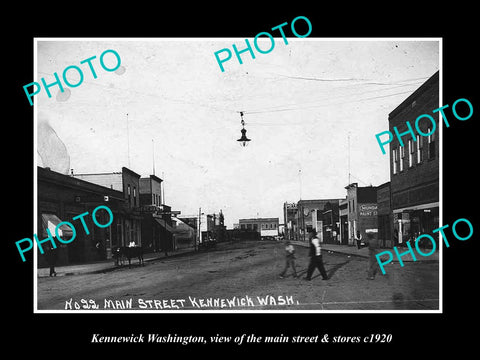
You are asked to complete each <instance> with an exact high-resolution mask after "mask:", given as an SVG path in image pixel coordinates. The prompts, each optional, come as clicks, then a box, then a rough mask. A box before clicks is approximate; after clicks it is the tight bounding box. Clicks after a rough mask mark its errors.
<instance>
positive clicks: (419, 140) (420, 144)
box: [417, 135, 423, 164]
mask: <svg viewBox="0 0 480 360" xmlns="http://www.w3.org/2000/svg"><path fill="white" fill-rule="evenodd" d="M422 148H423V136H420V135H417V164H420V163H421V162H422V160H423V157H422Z"/></svg>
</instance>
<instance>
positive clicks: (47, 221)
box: [36, 167, 128, 267]
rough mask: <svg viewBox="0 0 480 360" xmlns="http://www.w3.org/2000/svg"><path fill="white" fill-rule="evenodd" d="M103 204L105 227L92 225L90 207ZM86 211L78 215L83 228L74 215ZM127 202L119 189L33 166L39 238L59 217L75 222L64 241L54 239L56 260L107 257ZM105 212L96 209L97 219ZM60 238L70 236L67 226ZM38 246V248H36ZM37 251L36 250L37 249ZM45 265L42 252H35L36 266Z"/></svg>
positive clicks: (64, 262)
mask: <svg viewBox="0 0 480 360" xmlns="http://www.w3.org/2000/svg"><path fill="white" fill-rule="evenodd" d="M99 205H104V206H107V207H108V208H109V209H110V210H111V211H112V214H113V223H112V224H111V225H110V226H108V227H106V228H100V227H98V226H96V225H95V224H94V222H93V219H92V213H93V210H94V209H95V208H96V207H97V206H99ZM86 212H88V214H87V215H85V216H83V217H82V219H83V221H84V222H85V226H86V228H87V229H88V233H87V232H86V230H85V229H84V227H83V225H82V222H81V220H80V219H76V220H73V218H74V217H76V216H78V215H80V214H84V213H86ZM127 212H128V205H127V203H126V200H125V198H124V196H123V192H121V191H118V190H115V189H112V188H110V187H104V186H100V185H98V184H94V183H90V182H88V181H84V180H81V179H77V178H75V177H72V176H69V175H64V174H60V173H57V172H55V171H52V170H49V169H48V168H42V167H37V232H36V234H37V236H38V238H39V240H42V239H45V238H47V231H46V230H47V229H49V230H50V233H51V234H52V235H54V234H55V227H56V226H57V224H59V223H60V222H62V221H68V222H70V223H72V224H73V225H74V226H75V231H76V235H75V238H74V240H72V242H70V243H68V244H62V243H60V242H58V243H57V248H56V249H55V250H54V251H55V256H56V264H57V265H68V264H81V263H88V262H92V261H98V260H104V259H107V258H110V256H111V251H112V247H114V246H115V244H117V243H118V242H119V241H120V239H121V238H122V236H123V235H122V233H121V232H119V231H118V228H117V227H116V221H117V219H119V218H122V217H123V216H125V215H126V214H127ZM106 216H108V214H106V213H105V214H100V212H97V214H96V218H97V221H98V222H99V223H101V224H105V223H107V222H108V219H106ZM102 217H103V218H105V219H102ZM64 230H65V231H63V234H62V235H61V236H62V238H64V240H66V239H65V236H67V237H68V236H69V237H68V239H71V238H72V237H73V232H72V231H71V230H70V228H69V227H68V226H67V227H66V229H64ZM37 250H38V249H37ZM38 251H39V250H38ZM46 265H47V261H46V258H45V255H42V254H41V253H40V251H39V252H38V266H39V267H44V266H46Z"/></svg>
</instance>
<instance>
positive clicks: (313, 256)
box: [305, 229, 328, 280]
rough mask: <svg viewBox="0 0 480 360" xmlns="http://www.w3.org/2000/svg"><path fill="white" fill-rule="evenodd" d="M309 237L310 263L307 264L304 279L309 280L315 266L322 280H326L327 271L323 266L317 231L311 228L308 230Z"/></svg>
mask: <svg viewBox="0 0 480 360" xmlns="http://www.w3.org/2000/svg"><path fill="white" fill-rule="evenodd" d="M309 237H310V263H309V264H308V269H307V276H306V277H305V280H311V279H312V275H313V272H314V271H315V269H316V268H317V269H318V271H320V274H321V275H322V278H323V280H328V276H327V272H326V271H325V267H324V266H323V259H322V249H321V247H320V239H319V238H318V237H317V231H316V230H314V229H312V230H310V232H309Z"/></svg>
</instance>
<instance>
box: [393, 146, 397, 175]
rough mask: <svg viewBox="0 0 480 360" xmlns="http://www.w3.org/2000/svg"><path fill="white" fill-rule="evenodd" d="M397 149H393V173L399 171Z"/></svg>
mask: <svg viewBox="0 0 480 360" xmlns="http://www.w3.org/2000/svg"><path fill="white" fill-rule="evenodd" d="M397 151H398V150H397V149H392V167H393V175H395V174H396V173H397V156H398V154H397Z"/></svg>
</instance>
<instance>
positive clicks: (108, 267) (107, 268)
mask: <svg viewBox="0 0 480 360" xmlns="http://www.w3.org/2000/svg"><path fill="white" fill-rule="evenodd" d="M196 252H198V250H197V251H195V250H191V251H185V252H181V253H172V254H171V255H168V256H164V255H162V256H157V257H152V258H148V259H144V260H143V262H144V263H146V262H151V261H155V260H168V259H171V258H176V257H181V256H184V255H189V254H192V253H196ZM112 262H113V261H112ZM137 266H138V264H134V263H132V267H137ZM125 268H127V269H128V265H121V266H117V265H110V262H109V263H108V265H107V264H105V267H104V268H101V269H96V270H88V269H87V270H77V271H66V272H62V273H60V274H57V275H56V276H73V275H81V274H100V273H107V272H112V271H115V270H120V269H125ZM48 277H50V275H38V269H37V278H48Z"/></svg>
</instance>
